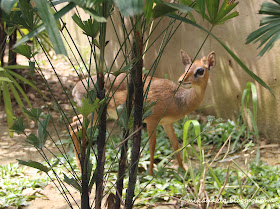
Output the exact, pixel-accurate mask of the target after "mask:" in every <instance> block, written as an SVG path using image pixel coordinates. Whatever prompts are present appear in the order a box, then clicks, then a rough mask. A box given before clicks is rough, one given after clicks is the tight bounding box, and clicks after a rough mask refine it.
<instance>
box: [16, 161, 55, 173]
mask: <svg viewBox="0 0 280 209" xmlns="http://www.w3.org/2000/svg"><path fill="white" fill-rule="evenodd" d="M17 161H18V163H19V164H21V165H26V166H29V167H31V168H36V169H38V170H40V171H43V172H45V173H48V172H49V171H50V170H51V168H49V167H47V166H44V165H43V164H42V163H39V162H36V161H33V160H29V161H24V160H18V159H17Z"/></svg>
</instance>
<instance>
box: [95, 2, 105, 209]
mask: <svg viewBox="0 0 280 209" xmlns="http://www.w3.org/2000/svg"><path fill="white" fill-rule="evenodd" d="M107 10H108V9H107V3H106V1H104V2H103V3H102V5H101V11H100V12H101V15H102V16H103V17H105V18H106V17H107V16H108V15H107ZM106 25H107V24H106V22H104V23H100V35H99V44H100V60H99V67H98V69H97V82H98V91H97V97H98V98H99V99H100V100H103V99H104V98H105V88H104V66H105V56H104V55H105V38H106ZM98 112H99V117H98V124H99V134H98V137H97V166H96V171H97V172H96V196H95V198H96V199H95V208H96V209H101V202H102V197H103V181H104V165H105V145H106V144H105V141H106V112H107V105H106V103H104V105H102V106H101V107H100V108H99V111H98Z"/></svg>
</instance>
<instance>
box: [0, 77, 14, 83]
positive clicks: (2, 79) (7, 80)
mask: <svg viewBox="0 0 280 209" xmlns="http://www.w3.org/2000/svg"><path fill="white" fill-rule="evenodd" d="M0 81H5V82H12V81H11V80H10V79H9V78H7V77H0Z"/></svg>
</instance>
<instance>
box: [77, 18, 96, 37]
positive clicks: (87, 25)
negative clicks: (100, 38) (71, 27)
mask: <svg viewBox="0 0 280 209" xmlns="http://www.w3.org/2000/svg"><path fill="white" fill-rule="evenodd" d="M72 19H73V20H74V21H75V23H76V24H77V25H78V26H79V27H80V28H81V29H82V30H83V33H84V34H85V35H87V36H89V37H92V38H95V37H96V36H97V34H98V33H99V23H98V22H97V21H95V20H94V19H91V18H90V19H88V20H86V21H82V20H81V18H80V17H78V15H77V14H74V15H73V16H72Z"/></svg>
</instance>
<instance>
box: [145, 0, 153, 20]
mask: <svg viewBox="0 0 280 209" xmlns="http://www.w3.org/2000/svg"><path fill="white" fill-rule="evenodd" d="M154 3H155V0H146V3H145V5H144V15H145V18H146V21H147V22H150V19H151V17H152V14H153V13H152V11H153V5H154Z"/></svg>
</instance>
